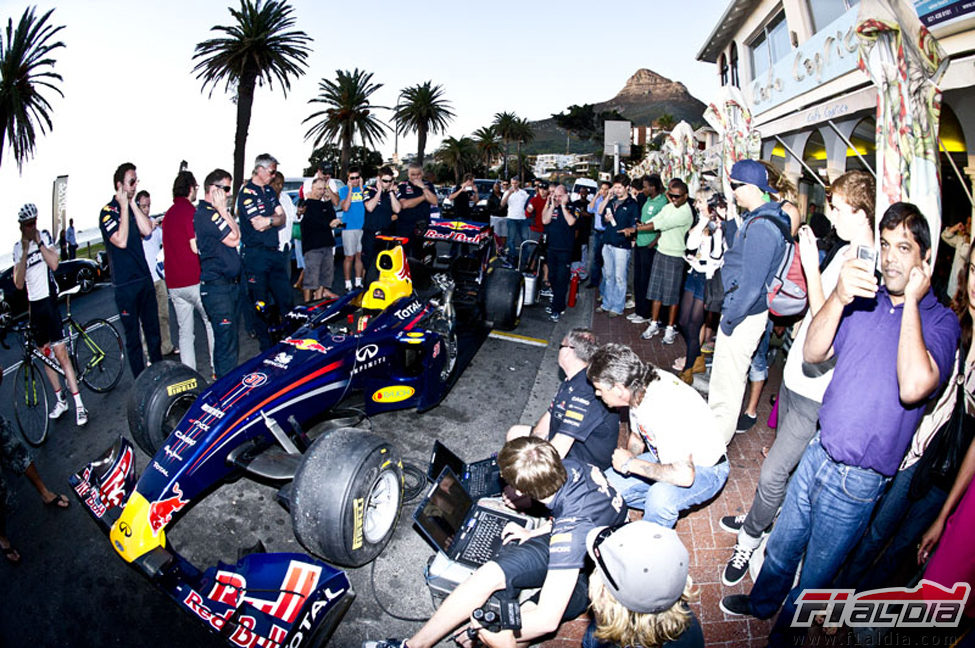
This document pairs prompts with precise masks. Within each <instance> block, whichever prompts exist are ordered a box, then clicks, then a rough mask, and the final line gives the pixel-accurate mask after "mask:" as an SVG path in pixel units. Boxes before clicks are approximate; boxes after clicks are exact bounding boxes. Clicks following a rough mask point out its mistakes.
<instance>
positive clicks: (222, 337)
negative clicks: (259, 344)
mask: <svg viewBox="0 0 975 648" xmlns="http://www.w3.org/2000/svg"><path fill="white" fill-rule="evenodd" d="M231 187H232V185H231V177H230V174H229V173H227V172H226V171H224V170H223V169H215V170H214V171H211V172H210V174H209V175H208V176H207V177H206V180H204V181H203V195H204V197H203V199H202V200H201V201H200V203H199V205H198V206H197V208H196V213H194V214H193V229H194V231H195V233H196V248H197V250H199V253H200V298H201V299H202V300H203V308H204V310H206V313H207V317H208V318H210V324H211V325H212V326H213V372H214V373H215V374H216V375H217V378H222V377H223V376H225V375H226V374H227V373H229V372H230V371H231V370H232V369H233V368H234V367H236V366H237V346H238V337H237V316H238V301H237V300H238V297H239V296H240V288H239V287H238V284H239V281H240V271H241V262H240V255H239V254H238V253H237V244H238V243H240V228H238V226H237V222H236V221H235V220H234V218H233V216H231V215H230V212H229V210H228V209H227V203H228V200H229V196H230V195H231V193H230V192H231Z"/></svg>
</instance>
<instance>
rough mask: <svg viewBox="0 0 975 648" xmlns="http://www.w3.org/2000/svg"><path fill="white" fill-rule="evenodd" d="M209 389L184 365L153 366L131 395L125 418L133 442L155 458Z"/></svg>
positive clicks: (165, 364)
mask: <svg viewBox="0 0 975 648" xmlns="http://www.w3.org/2000/svg"><path fill="white" fill-rule="evenodd" d="M205 387H206V381H205V380H204V379H203V377H202V376H200V374H198V373H196V372H195V371H193V370H192V369H190V368H189V367H187V366H186V365H184V364H182V363H181V362H174V361H172V360H164V361H162V362H154V363H153V364H152V366H150V367H147V368H146V369H145V371H143V372H142V373H141V374H139V377H138V378H136V380H135V383H134V384H133V385H132V389H131V391H129V402H128V406H127V408H126V414H127V417H128V420H129V432H131V433H132V438H133V439H134V440H135V442H136V443H137V444H138V445H139V447H140V448H142V450H143V451H145V453H146V454H148V455H149V456H152V455H155V454H156V452H157V451H158V450H159V448H161V447H162V445H163V444H164V443H165V442H166V439H167V438H168V437H169V435H170V434H171V433H172V431H173V430H174V429H175V428H176V426H177V425H179V422H180V420H182V418H183V415H184V414H186V411H187V410H188V409H189V408H190V406H191V405H193V402H194V401H195V400H196V397H197V396H199V395H200V392H202V391H203V389H204V388H205Z"/></svg>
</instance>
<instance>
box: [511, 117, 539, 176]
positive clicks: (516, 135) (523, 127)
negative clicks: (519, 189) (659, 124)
mask: <svg viewBox="0 0 975 648" xmlns="http://www.w3.org/2000/svg"><path fill="white" fill-rule="evenodd" d="M511 139H513V140H515V141H516V142H517V143H518V178H519V179H520V180H521V181H522V182H524V181H525V170H524V164H522V159H521V145H522V144H528V143H529V142H531V141H532V140H533V139H535V131H534V130H532V125H531V122H530V121H528V120H527V119H525V118H520V119H518V120H517V121H516V122H515V127H514V128H513V129H512V131H511Z"/></svg>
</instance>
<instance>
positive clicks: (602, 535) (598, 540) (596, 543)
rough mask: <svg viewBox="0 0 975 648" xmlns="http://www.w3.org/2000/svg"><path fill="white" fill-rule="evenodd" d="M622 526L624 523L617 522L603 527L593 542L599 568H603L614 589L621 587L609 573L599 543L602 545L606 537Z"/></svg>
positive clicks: (593, 550) (594, 554)
mask: <svg viewBox="0 0 975 648" xmlns="http://www.w3.org/2000/svg"><path fill="white" fill-rule="evenodd" d="M624 524H625V523H624ZM621 526H623V525H622V524H617V525H615V526H608V527H606V528H605V529H603V530H602V531H600V532H599V533H597V534H596V539H595V540H594V541H593V543H592V555H593V557H594V558H595V559H596V562H597V563H598V564H599V568H600V569H601V570H602V573H603V576H605V577H606V580H607V581H609V584H610V585H612V586H613V589H615V590H618V589H619V585H617V584H616V579H614V578H613V575H612V574H610V573H609V568H608V567H607V566H606V563H605V562H604V561H603V554H602V552H600V551H599V545H601V544H602V543H603V542H604V541H605V540H606V538H608V537H609V536H611V535H613V533H615V532H616V530H617V529H619V528H620V527H621Z"/></svg>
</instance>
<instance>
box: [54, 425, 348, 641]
mask: <svg viewBox="0 0 975 648" xmlns="http://www.w3.org/2000/svg"><path fill="white" fill-rule="evenodd" d="M69 483H70V484H71V486H72V488H73V489H74V493H75V495H76V496H77V497H78V499H79V500H80V501H81V503H82V505H83V506H84V507H85V509H86V510H87V511H88V513H89V514H90V515H91V516H92V517H93V518H94V519H95V521H96V522H97V523H98V525H99V528H101V530H102V531H103V532H104V533H105V534H106V535H109V536H110V537H113V536H115V535H118V536H119V537H123V538H129V537H131V536H132V535H133V534H138V530H137V529H133V528H132V527H134V526H136V524H135V523H134V522H133V523H129V522H127V521H126V519H125V518H123V517H122V515H121V514H122V511H123V510H124V508H125V505H126V503H127V502H128V500H129V498H130V497H131V496H132V494H133V491H134V489H135V484H136V467H135V452H134V450H133V448H132V445H131V444H130V443H129V442H128V440H126V439H125V438H123V437H121V436H120V437H119V439H118V440H117V441H116V442H115V443H114V444H113V445H112V447H111V448H109V449H108V450H107V451H106V452H105V454H104V455H102V457H101V458H100V459H98V460H97V461H93V462H91V463H89V464H88V465H87V466H85V467H84V468H83V469H82V470H81V471H79V472H78V473H77V474H75V475H72V476H71V477H70V479H69ZM174 499H176V500H178V498H174ZM157 504H172V506H171V508H172V507H181V506H182V504H185V502H183V503H182V504H181V503H179V502H177V503H175V504H173V503H167V502H153V503H152V505H157ZM175 510H177V509H175V508H174V509H173V510H169V511H163V512H161V513H160V511H159V510H158V507H157V509H156V510H153V509H152V508H151V506H150V512H149V515H160V514H166V513H167V512H168V514H169V515H172V513H173V512H175ZM120 518H122V519H121V520H120ZM147 524H148V521H147ZM112 544H113V548H115V549H116V551H117V552H118V553H120V554H122V547H121V543H120V542H119V541H118V540H113V541H112ZM115 545H119V546H118V547H115ZM123 555H124V554H123ZM129 564H130V565H131V566H132V567H133V568H135V569H136V570H138V571H139V572H141V573H142V574H143V575H144V576H146V577H147V578H148V579H149V580H150V581H151V582H152V583H153V584H154V585H155V586H156V587H158V588H160V589H161V590H163V591H164V592H166V594H168V595H169V596H170V598H172V599H173V600H174V601H175V602H176V604H177V605H179V607H181V608H182V609H183V610H184V611H186V612H188V613H189V614H191V615H193V616H195V617H196V618H197V619H198V620H200V621H201V622H203V623H204V624H205V625H206V626H207V627H208V628H209V629H210V630H211V631H212V632H214V633H216V634H219V635H220V636H221V637H223V639H224V640H225V641H226V642H227V643H228V644H229V645H232V646H243V647H248V648H249V647H251V646H266V647H267V648H278V647H280V646H288V647H289V648H290V647H295V648H298V647H300V646H310V645H319V643H318V642H321V643H324V641H325V640H326V639H327V638H328V637H329V636H330V635H331V634H332V632H333V631H334V630H335V627H336V626H337V625H338V623H339V622H340V621H341V620H342V617H343V615H344V614H345V612H346V610H348V608H349V606H350V605H351V604H352V601H353V600H354V599H355V592H354V591H353V590H352V587H351V584H350V582H349V579H348V576H347V575H346V573H345V572H344V571H341V570H339V569H336V568H335V567H332V566H331V565H327V564H325V563H323V562H320V561H318V560H315V559H313V558H311V557H309V556H306V555H305V554H299V553H252V554H250V555H247V556H244V557H243V558H241V559H240V560H239V561H238V562H237V563H236V564H233V565H228V564H225V563H223V562H220V563H218V564H217V565H216V566H213V567H210V568H208V569H206V570H203V571H200V570H199V569H197V568H196V567H195V566H193V565H192V564H191V563H190V562H189V561H187V560H186V559H185V558H183V557H182V556H181V555H180V554H179V553H177V552H176V551H175V550H173V548H172V547H167V546H166V544H165V540H164V539H163V540H162V542H161V543H160V544H159V545H158V546H155V547H153V548H152V549H150V550H149V551H146V552H145V553H144V554H142V555H141V556H138V557H137V558H136V559H134V560H132V561H130V562H129Z"/></svg>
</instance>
